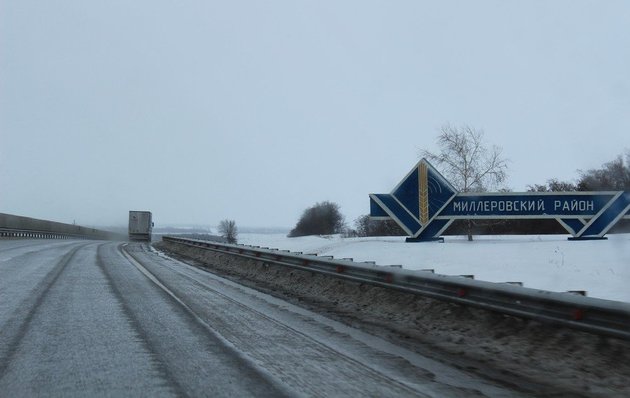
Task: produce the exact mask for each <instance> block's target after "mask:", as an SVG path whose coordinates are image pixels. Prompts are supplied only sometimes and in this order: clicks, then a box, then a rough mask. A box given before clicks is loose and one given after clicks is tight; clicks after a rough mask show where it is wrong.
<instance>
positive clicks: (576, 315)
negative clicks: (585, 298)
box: [573, 308, 584, 321]
mask: <svg viewBox="0 0 630 398" xmlns="http://www.w3.org/2000/svg"><path fill="white" fill-rule="evenodd" d="M582 319H584V310H582V309H579V308H578V309H577V310H573V320H575V321H581V320H582Z"/></svg>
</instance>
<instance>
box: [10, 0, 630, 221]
mask: <svg viewBox="0 0 630 398" xmlns="http://www.w3.org/2000/svg"><path fill="white" fill-rule="evenodd" d="M628 21H630V3H628V2H624V1H609V2H602V3H600V2H590V1H555V2H542V1H536V2H498V1H479V2H460V1H444V2H426V1H396V2H377V1H367V2H366V1H347V2H332V1H328V2H293V1H275V2H269V3H260V2H254V1H234V2H214V1H210V2H203V1H194V2H185V3H181V4H178V3H173V2H169V1H163V0H157V1H150V2H149V1H146V0H141V1H135V2H132V3H129V2H124V1H112V2H106V3H102V4H99V3H94V2H79V1H71V0H62V1H59V2H54V3H47V2H43V3H42V2H35V1H32V0H25V1H5V2H2V3H1V4H0V212H3V213H10V214H18V215H23V216H29V217H35V218H43V219H50V220H55V221H60V222H65V223H73V222H76V223H77V224H80V225H98V226H124V225H126V223H127V216H128V211H129V210H150V211H152V212H153V214H154V218H155V221H156V226H171V225H172V226H183V225H198V226H214V225H216V224H218V222H219V221H220V220H222V219H226V218H227V219H234V220H236V222H237V225H239V226H243V227H282V228H291V227H292V226H294V225H295V222H296V221H297V219H298V217H299V216H300V214H301V213H302V211H303V210H304V209H305V208H307V207H309V206H312V205H313V204H315V203H316V202H321V201H325V200H330V201H333V202H336V203H338V204H339V205H340V207H341V211H342V213H343V214H344V215H345V216H346V221H347V222H348V223H349V224H352V223H353V221H354V219H356V218H357V217H358V216H360V215H362V214H367V213H368V212H369V201H368V194H369V193H372V192H389V191H390V190H391V189H392V188H393V187H394V186H395V185H396V184H397V183H398V181H399V180H400V179H401V178H402V177H403V176H404V175H405V174H406V173H407V172H408V171H409V170H410V169H411V168H412V167H413V166H414V164H415V163H416V162H417V161H418V160H419V154H420V152H421V150H423V149H428V150H436V149H437V147H436V142H435V141H436V136H437V134H438V130H439V128H440V127H441V126H443V125H444V124H447V123H450V124H452V125H455V126H459V125H463V124H466V125H470V126H472V127H474V128H476V129H481V130H483V131H484V132H485V136H486V140H487V142H488V143H489V144H490V145H498V146H500V147H502V148H503V155H504V156H505V157H506V158H508V159H509V160H510V163H509V166H510V169H509V178H508V184H507V185H508V186H509V187H510V188H512V189H513V190H514V191H524V190H525V189H526V186H527V185H528V184H543V183H545V182H546V181H547V180H548V179H550V178H558V179H560V180H571V181H572V180H575V179H576V178H577V177H578V169H582V170H587V169H592V168H597V167H600V166H601V165H602V164H603V163H605V162H608V161H611V160H613V159H614V158H616V157H617V156H618V155H620V154H622V153H624V151H625V150H627V149H628V148H630V139H629V138H628V137H630V112H628V110H629V109H630V74H629V73H628V71H630V24H628Z"/></svg>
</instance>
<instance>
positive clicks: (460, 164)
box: [288, 125, 630, 240]
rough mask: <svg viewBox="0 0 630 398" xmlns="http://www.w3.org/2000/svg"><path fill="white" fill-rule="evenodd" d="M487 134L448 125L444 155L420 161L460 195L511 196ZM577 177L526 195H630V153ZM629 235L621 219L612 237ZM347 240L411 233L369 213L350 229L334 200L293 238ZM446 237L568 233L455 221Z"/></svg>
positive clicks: (529, 223)
mask: <svg viewBox="0 0 630 398" xmlns="http://www.w3.org/2000/svg"><path fill="white" fill-rule="evenodd" d="M483 137H484V134H483V131H481V130H476V129H474V128H472V127H470V126H462V127H453V126H451V125H446V126H444V127H442V129H441V130H440V134H439V135H438V146H439V148H440V152H438V153H433V152H430V151H422V152H421V156H422V157H425V158H427V159H428V160H429V161H431V162H432V163H433V164H434V165H435V166H436V167H437V168H438V169H440V171H441V172H442V173H443V174H444V175H445V177H447V178H448V180H449V181H450V182H451V183H453V186H454V187H455V188H456V189H457V190H458V191H459V192H488V191H491V190H497V191H499V192H501V191H503V192H509V191H510V190H509V189H507V188H505V187H503V186H502V184H503V183H504V182H505V181H506V180H507V159H505V158H504V157H503V156H502V153H501V148H499V147H497V146H488V145H487V144H486V143H485V141H484V139H483ZM578 173H579V176H578V178H577V179H576V180H575V181H574V182H572V181H560V180H558V179H556V178H550V179H549V180H547V181H546V182H545V183H543V184H532V185H528V186H527V191H528V192H565V191H630V150H626V151H625V153H624V154H620V155H618V156H617V157H616V158H615V159H613V160H612V161H610V162H607V163H604V164H603V165H602V167H600V168H598V169H590V170H586V171H582V170H578ZM620 231H630V222H628V220H622V221H621V222H620V223H619V224H618V225H617V226H616V227H615V228H613V230H612V231H611V232H620ZM333 234H343V235H345V236H358V237H364V236H406V235H407V233H406V232H405V231H403V230H402V228H400V226H398V224H396V222H394V221H393V220H375V219H372V218H371V217H370V216H369V215H368V214H364V215H361V216H359V217H358V218H357V219H356V220H354V228H350V227H348V225H347V224H346V222H345V218H344V216H343V214H341V211H340V207H339V205H338V204H336V203H334V202H331V201H324V202H318V203H315V205H313V206H311V207H309V208H307V209H306V210H304V212H303V213H302V215H301V216H300V218H299V220H298V222H297V223H296V225H295V227H294V228H293V229H292V230H291V232H289V234H288V236H289V237H297V236H306V235H333ZM444 234H445V235H468V238H469V240H472V236H473V235H482V234H566V230H565V229H564V228H562V226H560V225H559V224H558V223H557V222H556V221H555V220H546V219H538V220H523V219H518V220H475V221H473V220H457V221H455V222H454V223H453V224H452V225H451V226H450V227H449V228H448V229H447V230H446V231H445V233H444Z"/></svg>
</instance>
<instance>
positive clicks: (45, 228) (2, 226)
mask: <svg viewBox="0 0 630 398" xmlns="http://www.w3.org/2000/svg"><path fill="white" fill-rule="evenodd" d="M0 238H42V239H99V240H123V239H126V236H125V235H121V234H117V233H115V232H110V231H102V230H99V229H94V228H86V227H82V226H80V225H73V224H64V223H60V222H55V221H47V220H39V219H36V218H30V217H22V216H15V215H12V214H5V213H0Z"/></svg>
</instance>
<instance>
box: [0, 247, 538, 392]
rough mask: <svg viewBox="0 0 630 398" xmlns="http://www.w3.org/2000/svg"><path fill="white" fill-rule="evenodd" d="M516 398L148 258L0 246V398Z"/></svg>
mask: <svg viewBox="0 0 630 398" xmlns="http://www.w3.org/2000/svg"><path fill="white" fill-rule="evenodd" d="M38 395H40V396H41V395H46V396H77V395H79V396H93V395H97V396H121V395H122V396H137V395H142V396H230V397H236V396H238V397H242V396H273V397H278V396H378V397H382V396H396V397H399V396H421V397H422V396H435V397H445V396H519V395H527V394H524V392H523V391H518V390H514V388H513V387H512V388H508V387H506V386H502V385H500V383H499V382H490V381H484V380H479V379H478V378H476V377H474V376H472V375H470V374H468V373H466V372H464V371H462V370H458V369H456V368H454V367H451V366H447V365H445V364H443V363H441V362H438V361H435V360H432V359H429V358H426V357H423V356H421V355H418V354H416V353H413V352H411V351H407V350H406V349H404V348H401V347H398V346H396V345H394V344H391V343H389V342H386V341H384V340H381V339H379V338H376V337H373V336H370V335H368V334H365V333H362V332H360V331H358V330H355V329H352V328H350V327H348V326H345V325H342V324H340V323H337V322H335V321H332V320H330V319H327V318H325V317H322V316H320V315H317V314H315V313H312V312H309V311H307V310H304V309H301V308H299V307H295V306H293V305H291V304H288V303H286V302H283V301H281V300H278V299H276V298H273V297H271V296H269V295H266V294H263V293H260V292H258V291H255V290H251V289H249V288H246V287H243V286H240V285H237V284H235V283H233V282H230V281H228V280H226V279H223V278H220V277H218V276H215V275H213V274H211V273H208V272H205V271H202V270H199V269H197V268H194V267H191V266H188V265H186V264H183V263H181V262H178V261H175V260H172V259H170V258H167V257H164V256H160V255H158V254H157V253H156V252H153V251H150V250H149V247H148V246H147V245H144V244H129V245H126V244H119V243H111V242H86V241H47V240H37V241H29V240H9V241H0V396H11V397H17V396H38Z"/></svg>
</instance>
